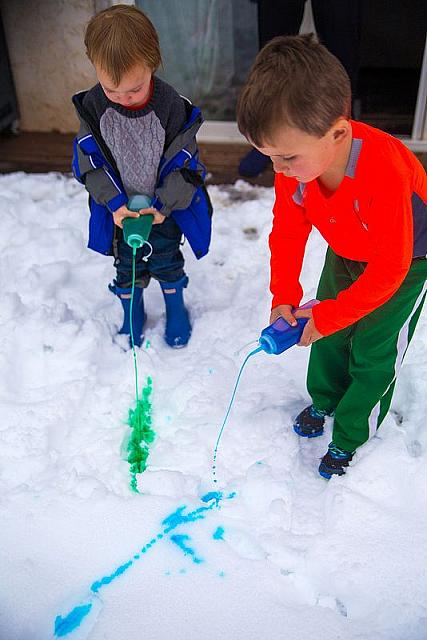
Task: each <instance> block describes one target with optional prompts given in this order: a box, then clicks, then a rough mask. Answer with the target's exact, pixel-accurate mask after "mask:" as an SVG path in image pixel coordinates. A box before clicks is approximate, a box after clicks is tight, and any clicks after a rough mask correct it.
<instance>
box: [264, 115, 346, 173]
mask: <svg viewBox="0 0 427 640" xmlns="http://www.w3.org/2000/svg"><path fill="white" fill-rule="evenodd" d="M349 132H350V139H351V128H350V125H349V123H348V121H347V120H344V119H343V120H342V121H341V120H339V121H337V123H336V124H335V125H334V126H333V127H331V129H330V130H329V131H328V132H327V133H326V135H324V136H323V137H322V138H318V137H316V136H313V135H310V134H308V133H305V132H304V131H301V130H300V129H296V128H294V127H282V128H280V129H279V130H278V131H277V133H276V136H275V139H274V142H272V143H269V145H268V146H265V147H257V148H258V150H259V151H261V153H263V154H265V155H266V156H270V158H271V161H272V162H273V169H274V171H275V172H276V173H283V175H285V176H286V177H288V178H296V179H297V180H298V181H299V182H310V181H311V180H315V179H316V178H319V177H321V176H322V175H324V174H325V173H326V172H327V171H328V170H329V169H331V168H333V167H334V164H335V163H336V162H337V159H338V158H339V157H340V156H341V151H342V149H343V142H344V140H346V139H348V133H349Z"/></svg>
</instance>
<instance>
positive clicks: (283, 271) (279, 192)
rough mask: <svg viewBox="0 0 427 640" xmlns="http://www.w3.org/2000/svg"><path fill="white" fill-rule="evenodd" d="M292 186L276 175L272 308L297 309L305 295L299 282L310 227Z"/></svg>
mask: <svg viewBox="0 0 427 640" xmlns="http://www.w3.org/2000/svg"><path fill="white" fill-rule="evenodd" d="M293 186H294V182H293V181H292V182H291V181H290V180H289V179H287V178H285V177H284V176H282V175H280V174H277V175H276V179H275V191H276V201H275V203H274V208H273V227H272V231H271V233H270V239H269V244H270V252H271V258H270V273H271V278H270V290H271V293H272V294H273V300H272V308H274V307H277V306H278V305H279V304H291V305H292V306H294V307H297V306H298V305H299V303H300V301H301V298H302V295H303V291H302V287H301V284H300V281H299V278H300V273H301V268H302V263H303V259H304V252H305V246H306V243H307V238H308V236H309V234H310V231H311V223H310V221H309V220H308V219H307V218H306V216H305V211H304V208H303V206H300V205H298V204H296V203H295V202H294V201H293V199H292V194H291V192H292V187H293ZM296 187H297V183H296V182H295V188H296Z"/></svg>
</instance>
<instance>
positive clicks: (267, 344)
mask: <svg viewBox="0 0 427 640" xmlns="http://www.w3.org/2000/svg"><path fill="white" fill-rule="evenodd" d="M258 342H259V346H260V347H261V349H262V350H263V351H265V352H266V353H269V354H272V353H276V343H275V342H274V340H273V338H272V337H271V336H269V335H268V334H267V335H264V336H260V338H259V340H258Z"/></svg>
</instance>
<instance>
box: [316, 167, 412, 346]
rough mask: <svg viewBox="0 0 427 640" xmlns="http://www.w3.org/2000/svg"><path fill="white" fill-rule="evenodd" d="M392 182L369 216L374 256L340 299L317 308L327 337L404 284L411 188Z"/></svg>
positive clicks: (408, 253)
mask: <svg viewBox="0 0 427 640" xmlns="http://www.w3.org/2000/svg"><path fill="white" fill-rule="evenodd" d="M396 182H397V186H395V185H393V184H392V181H390V180H389V183H388V189H387V190H386V189H385V187H384V189H383V191H382V194H384V193H386V194H387V195H386V196H384V195H381V194H380V193H378V195H377V196H376V197H374V198H373V200H372V202H371V205H370V209H371V214H370V216H369V218H370V222H369V234H370V236H371V241H370V244H371V255H372V258H371V259H370V260H369V262H368V264H367V266H366V268H365V270H364V272H363V273H362V275H361V276H360V277H359V278H358V279H357V280H356V281H355V282H354V283H353V284H352V285H351V286H350V287H348V288H347V289H344V290H343V291H341V292H340V293H339V294H338V296H337V297H336V299H334V300H324V301H322V302H321V303H320V304H318V305H316V306H315V307H314V308H313V318H314V323H315V325H316V328H317V329H318V331H320V333H321V334H322V335H323V336H327V335H330V334H332V333H335V332H336V331H339V330H340V329H344V328H345V327H348V326H350V325H351V324H353V323H354V322H357V320H360V319H361V318H363V317H364V316H366V315H367V314H368V313H370V312H371V311H373V310H374V309H377V308H378V307H380V306H381V305H383V304H384V303H385V302H387V300H389V299H390V298H391V297H392V296H393V294H394V293H395V292H396V291H397V289H398V288H399V287H400V285H401V284H402V282H403V280H404V279H405V276H406V275H407V273H408V271H409V268H410V266H411V262H412V253H413V228H412V211H411V195H410V193H409V190H408V189H404V188H402V186H401V182H400V181H398V180H397V181H396Z"/></svg>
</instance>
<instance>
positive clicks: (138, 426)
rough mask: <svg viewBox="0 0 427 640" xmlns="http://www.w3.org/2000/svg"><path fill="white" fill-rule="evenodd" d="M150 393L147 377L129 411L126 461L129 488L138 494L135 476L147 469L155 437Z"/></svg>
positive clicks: (150, 386) (150, 384) (150, 383)
mask: <svg viewBox="0 0 427 640" xmlns="http://www.w3.org/2000/svg"><path fill="white" fill-rule="evenodd" d="M151 392H152V380H151V378H150V377H148V378H147V385H146V386H145V387H144V389H143V390H142V393H141V397H140V398H138V400H137V403H136V407H135V409H130V410H129V418H128V425H129V426H130V428H131V435H130V438H129V442H128V446H127V452H128V458H127V461H128V462H129V464H130V474H131V481H130V486H131V489H132V490H133V491H135V492H138V486H137V475H138V473H143V471H145V469H146V468H147V458H148V455H149V445H150V444H151V443H152V442H153V440H154V438H155V435H156V434H155V433H154V431H153V429H152V427H151V397H150V396H151Z"/></svg>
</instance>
